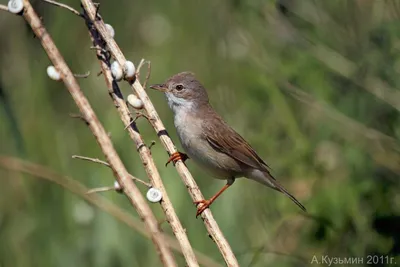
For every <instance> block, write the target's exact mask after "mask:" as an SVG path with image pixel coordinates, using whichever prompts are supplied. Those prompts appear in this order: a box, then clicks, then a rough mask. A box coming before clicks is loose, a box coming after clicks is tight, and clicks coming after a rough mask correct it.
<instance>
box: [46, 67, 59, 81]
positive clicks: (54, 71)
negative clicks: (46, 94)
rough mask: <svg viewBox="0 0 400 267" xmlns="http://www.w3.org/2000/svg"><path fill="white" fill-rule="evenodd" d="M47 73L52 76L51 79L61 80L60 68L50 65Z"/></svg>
mask: <svg viewBox="0 0 400 267" xmlns="http://www.w3.org/2000/svg"><path fill="white" fill-rule="evenodd" d="M47 75H48V76H49V77H50V79H52V80H55V81H59V80H61V75H60V73H59V72H58V70H57V69H56V68H55V67H54V66H48V67H47Z"/></svg>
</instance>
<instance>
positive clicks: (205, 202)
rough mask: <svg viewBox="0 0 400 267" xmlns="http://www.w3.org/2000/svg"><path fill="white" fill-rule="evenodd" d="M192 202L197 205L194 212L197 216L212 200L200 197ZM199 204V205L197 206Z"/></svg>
mask: <svg viewBox="0 0 400 267" xmlns="http://www.w3.org/2000/svg"><path fill="white" fill-rule="evenodd" d="M193 203H194V204H196V205H197V212H196V218H197V217H198V216H199V215H200V214H202V213H203V211H205V210H206V209H208V207H210V205H211V203H212V201H210V200H205V199H202V200H199V201H194V202H193ZM199 204H201V205H200V206H199Z"/></svg>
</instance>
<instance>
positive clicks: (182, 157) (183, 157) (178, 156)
mask: <svg viewBox="0 0 400 267" xmlns="http://www.w3.org/2000/svg"><path fill="white" fill-rule="evenodd" d="M188 158H189V156H188V155H186V154H185V153H182V152H175V153H173V154H172V155H171V156H170V157H169V159H168V161H167V163H165V166H168V164H169V163H170V162H171V161H172V162H173V163H174V165H175V163H176V162H177V161H178V160H182V162H185V161H186V160H187V159H188Z"/></svg>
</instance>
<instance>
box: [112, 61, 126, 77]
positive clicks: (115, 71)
mask: <svg viewBox="0 0 400 267" xmlns="http://www.w3.org/2000/svg"><path fill="white" fill-rule="evenodd" d="M111 74H112V76H113V77H114V79H115V80H117V81H120V80H122V77H123V75H124V73H123V71H122V68H121V65H119V63H118V62H117V61H114V62H113V63H111Z"/></svg>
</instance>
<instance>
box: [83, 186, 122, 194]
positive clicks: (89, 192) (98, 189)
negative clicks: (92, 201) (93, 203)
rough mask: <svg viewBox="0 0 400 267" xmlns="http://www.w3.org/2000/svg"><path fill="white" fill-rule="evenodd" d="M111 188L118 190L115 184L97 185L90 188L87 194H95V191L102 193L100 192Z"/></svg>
mask: <svg viewBox="0 0 400 267" xmlns="http://www.w3.org/2000/svg"><path fill="white" fill-rule="evenodd" d="M111 190H116V189H115V187H114V186H103V187H97V188H93V189H89V190H88V191H87V192H86V194H93V193H100V192H107V191H111Z"/></svg>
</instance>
